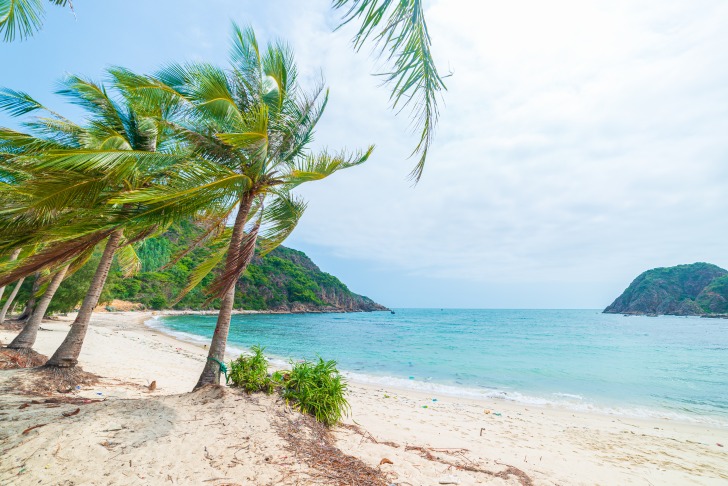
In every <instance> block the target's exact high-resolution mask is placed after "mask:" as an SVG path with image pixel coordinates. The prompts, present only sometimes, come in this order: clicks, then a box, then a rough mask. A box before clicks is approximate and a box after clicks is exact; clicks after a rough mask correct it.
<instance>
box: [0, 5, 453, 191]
mask: <svg viewBox="0 0 728 486" xmlns="http://www.w3.org/2000/svg"><path fill="white" fill-rule="evenodd" d="M49 1H50V2H51V3H53V4H55V5H60V6H66V5H70V6H71V9H73V4H72V3H71V2H70V0H49ZM422 4H423V0H398V1H392V0H332V2H331V5H332V8H334V9H336V10H341V11H342V12H343V16H342V24H341V25H345V24H348V23H351V22H353V21H358V22H359V30H358V32H357V34H356V36H355V37H354V41H353V44H354V48H355V49H356V50H360V49H361V48H362V46H364V45H365V44H366V42H367V41H368V40H371V41H373V42H374V45H375V47H377V48H378V49H379V56H380V57H384V58H386V60H387V62H388V63H389V64H390V66H391V68H390V69H391V71H390V72H386V73H383V77H384V80H385V82H386V83H387V84H389V85H390V86H391V88H392V90H391V97H390V98H391V101H392V108H393V109H395V110H399V109H400V108H407V107H409V108H410V109H411V116H412V119H413V121H414V126H415V128H416V129H419V130H420V140H419V142H418V144H417V146H416V147H415V149H414V150H413V151H412V155H413V156H415V155H416V156H418V160H417V163H416V165H415V167H414V169H413V170H412V172H411V174H410V176H411V178H412V179H413V180H414V181H415V182H417V181H419V179H420V177H422V171H423V170H424V166H425V161H426V159H427V153H428V150H429V148H430V145H431V144H432V139H433V136H434V133H435V127H436V125H437V119H438V101H439V97H440V95H441V94H442V91H444V90H445V89H446V88H445V83H444V82H443V79H442V77H441V76H440V75H439V73H438V71H437V67H436V66H435V62H434V61H433V59H432V52H431V50H430V45H431V39H430V34H429V32H428V30H427V22H426V21H425V16H424V12H423V6H422ZM43 11H44V8H43V4H42V3H41V0H0V32H2V31H3V29H4V30H5V41H13V40H14V39H15V36H16V31H17V33H18V37H20V38H21V39H24V38H27V37H29V36H31V35H33V34H34V33H35V32H36V31H37V30H39V29H40V27H41V25H42V21H41V20H42V17H43Z"/></svg>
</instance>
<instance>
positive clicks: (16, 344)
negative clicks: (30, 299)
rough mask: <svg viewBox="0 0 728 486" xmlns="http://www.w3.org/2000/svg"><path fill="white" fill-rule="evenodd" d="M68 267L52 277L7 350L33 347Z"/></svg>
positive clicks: (68, 265)
mask: <svg viewBox="0 0 728 486" xmlns="http://www.w3.org/2000/svg"><path fill="white" fill-rule="evenodd" d="M69 267H70V264H67V265H64V266H63V267H61V268H60V270H58V271H57V272H56V273H55V274H54V275H53V277H52V278H51V281H50V283H49V284H48V286H47V287H46V290H45V292H43V295H42V296H41V298H40V300H39V301H38V304H37V305H36V306H35V309H34V310H33V314H32V315H31V316H30V318H29V319H28V322H26V323H25V326H23V330H22V331H20V333H19V334H18V335H17V336H15V339H13V340H12V341H11V342H10V344H8V348H11V349H24V350H27V349H31V348H32V347H33V345H34V344H35V338H36V337H37V336H38V329H40V324H41V322H42V321H43V317H44V316H45V313H46V311H47V310H48V306H49V305H50V303H51V300H52V299H53V296H54V295H55V294H56V290H58V287H60V285H61V282H63V279H64V277H65V276H66V273H67V272H68V268H69Z"/></svg>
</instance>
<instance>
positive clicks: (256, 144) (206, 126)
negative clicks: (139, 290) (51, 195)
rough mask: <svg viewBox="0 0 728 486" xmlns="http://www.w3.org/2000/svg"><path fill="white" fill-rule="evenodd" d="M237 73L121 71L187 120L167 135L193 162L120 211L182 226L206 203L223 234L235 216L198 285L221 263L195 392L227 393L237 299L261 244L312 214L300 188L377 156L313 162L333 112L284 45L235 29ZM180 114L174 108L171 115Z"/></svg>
mask: <svg viewBox="0 0 728 486" xmlns="http://www.w3.org/2000/svg"><path fill="white" fill-rule="evenodd" d="M233 31H234V35H233V46H232V51H231V69H230V70H228V71H225V70H222V69H219V68H217V67H214V66H210V65H208V64H201V63H200V64H188V65H184V66H181V65H172V66H170V67H168V68H166V69H164V70H163V71H162V72H160V73H159V74H158V75H157V76H155V77H145V76H138V75H135V74H133V73H131V72H128V71H117V77H118V78H119V79H122V78H123V79H124V80H125V81H124V82H125V85H126V87H127V89H128V90H130V91H133V92H136V93H137V94H138V96H140V97H144V98H145V99H147V100H149V101H150V102H151V101H152V100H154V102H155V103H157V104H159V105H162V106H166V107H167V108H168V109H169V110H171V111H175V112H176V113H178V114H179V117H177V118H176V119H174V120H173V121H170V122H169V123H168V124H167V126H169V127H170V129H171V130H173V131H174V132H175V133H176V134H177V136H178V137H180V138H181V139H184V140H185V142H186V143H187V144H188V146H189V150H190V151H191V152H192V153H193V154H194V158H193V159H190V161H189V162H188V165H186V166H185V165H183V166H182V170H178V171H177V172H176V174H175V175H174V180H170V181H167V182H168V183H166V184H159V185H157V186H152V187H149V188H145V189H141V190H139V191H136V192H134V191H132V192H129V193H126V194H125V195H123V196H121V197H119V198H117V199H116V200H115V201H116V202H117V203H123V204H135V205H138V206H144V207H146V208H147V209H146V210H140V214H144V215H145V216H146V215H161V214H164V215H166V216H167V217H168V218H175V217H178V216H177V215H176V213H177V212H178V211H179V212H182V213H184V214H189V213H190V210H191V209H192V208H194V207H199V206H198V205H199V204H200V202H201V201H202V202H204V207H206V208H208V209H210V208H213V209H214V212H215V214H216V216H215V218H208V220H212V221H213V222H214V223H216V224H212V225H211V227H213V228H214V227H217V228H220V227H221V226H224V224H225V222H226V221H227V219H228V218H229V217H231V216H232V214H233V213H235V212H237V213H236V214H235V218H234V223H233V226H232V228H231V229H230V231H229V232H222V233H221V236H222V237H224V238H226V239H228V241H227V243H228V244H227V247H226V249H225V247H223V250H222V251H220V252H218V253H216V254H215V255H213V258H212V259H211V260H210V261H209V262H207V263H205V264H204V265H202V266H201V269H202V271H201V272H197V273H196V275H195V277H193V283H194V282H195V281H196V282H199V281H200V280H201V276H200V275H202V274H204V273H205V272H209V271H210V270H211V269H212V268H214V267H215V265H216V263H217V262H221V261H222V260H223V259H224V264H223V269H222V271H221V272H220V274H219V275H218V276H217V278H216V279H215V280H214V281H213V283H212V284H211V287H210V288H209V289H208V291H209V292H210V295H211V296H214V297H221V298H222V302H221V306H220V312H219V314H218V319H217V325H216V327H215V331H214V334H213V338H212V342H211V344H210V351H209V356H208V361H207V363H206V365H205V367H204V369H203V372H202V374H201V375H200V379H199V380H198V383H197V385H196V387H195V388H199V387H201V386H203V385H206V384H212V383H215V384H216V383H219V379H220V366H221V363H222V362H223V360H224V359H225V347H226V343H227V336H228V331H229V328H230V318H231V314H232V308H233V301H234V295H235V283H236V282H237V280H238V278H239V277H240V275H241V274H242V272H243V271H244V270H245V269H246V267H247V265H248V264H249V262H250V259H251V258H252V256H253V253H254V251H255V248H256V243H257V240H258V237H259V236H260V238H261V240H262V243H261V250H262V251H263V252H266V251H270V250H271V249H273V248H275V246H277V245H278V244H280V242H282V241H283V240H284V239H285V238H286V237H287V236H288V234H290V232H291V231H292V230H293V228H294V227H295V224H296V222H297V221H298V219H299V218H300V216H301V215H302V213H303V210H304V209H305V204H304V203H303V201H301V200H300V199H298V198H296V197H295V196H293V195H292V194H291V190H292V189H293V188H295V187H296V186H297V185H299V184H301V183H304V182H308V181H313V180H320V179H323V178H325V177H327V176H329V175H331V174H333V173H334V172H337V171H339V170H341V169H345V168H349V167H354V166H356V165H359V164H361V163H363V162H364V161H365V160H366V159H367V158H368V157H369V154H370V153H371V150H372V148H370V149H369V150H367V151H366V152H364V153H360V154H354V155H347V154H345V153H342V154H339V155H334V156H332V155H329V154H327V153H321V154H311V153H309V152H308V151H307V145H308V143H309V142H310V141H311V139H312V136H313V131H314V128H315V126H316V123H317V122H318V120H319V118H320V116H321V114H322V113H323V110H324V108H325V106H326V100H327V93H325V92H324V90H323V87H321V86H320V87H318V88H317V89H315V90H314V91H313V92H311V93H308V94H306V93H303V92H302V91H301V88H300V87H299V86H298V83H297V80H296V68H295V64H294V62H293V57H292V53H291V50H290V49H289V48H288V47H287V46H285V45H284V44H281V43H276V44H272V45H269V46H267V48H266V49H265V50H261V49H260V48H259V46H258V42H257V39H256V37H255V34H254V32H253V31H252V30H251V29H249V28H248V29H244V30H241V29H240V28H238V27H237V26H234V29H233ZM172 107H174V108H172Z"/></svg>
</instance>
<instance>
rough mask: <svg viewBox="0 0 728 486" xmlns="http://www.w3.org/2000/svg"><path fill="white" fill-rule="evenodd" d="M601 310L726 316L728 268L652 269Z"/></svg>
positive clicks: (698, 266)
mask: <svg viewBox="0 0 728 486" xmlns="http://www.w3.org/2000/svg"><path fill="white" fill-rule="evenodd" d="M604 312H605V313H607V314H628V315H675V316H704V317H724V316H728V270H725V269H723V268H720V267H718V266H716V265H712V264H710V263H702V262H700V263H693V264H690V265H677V266H674V267H661V268H653V269H652V270H648V271H646V272H644V273H642V274H641V275H639V276H638V277H637V278H636V279H634V281H633V282H632V283H631V284H630V285H629V287H627V289H626V290H625V291H624V292H623V293H622V295H620V296H619V297H617V299H616V300H615V301H614V302H613V303H612V304H611V305H610V306H609V307H607V308H606V309H604Z"/></svg>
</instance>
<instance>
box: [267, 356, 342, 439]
mask: <svg viewBox="0 0 728 486" xmlns="http://www.w3.org/2000/svg"><path fill="white" fill-rule="evenodd" d="M274 379H276V381H280V382H282V385H283V397H284V398H285V399H286V400H287V401H288V402H291V403H293V404H294V406H295V407H296V408H298V409H299V410H300V411H301V412H303V413H308V414H311V415H313V416H314V417H315V418H316V420H318V421H319V422H322V423H323V424H325V425H329V426H331V425H335V424H336V423H337V422H339V420H341V418H342V417H343V416H344V414H345V413H347V412H348V411H349V408H350V407H349V402H347V401H346V398H345V397H344V395H345V393H346V388H347V385H346V381H344V379H343V377H342V376H341V375H340V374H339V370H338V369H336V361H333V360H332V361H324V360H323V359H322V358H319V360H318V363H312V362H311V361H302V362H300V363H295V364H293V369H292V370H291V371H290V372H289V373H287V375H281V374H280V373H277V374H276V376H275V377H274Z"/></svg>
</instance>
